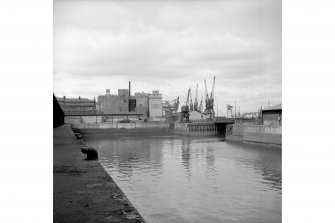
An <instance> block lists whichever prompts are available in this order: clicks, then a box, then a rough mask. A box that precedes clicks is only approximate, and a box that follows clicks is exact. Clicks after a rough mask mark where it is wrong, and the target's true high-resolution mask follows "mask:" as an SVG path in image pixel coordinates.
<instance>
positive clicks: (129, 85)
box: [129, 81, 131, 97]
mask: <svg viewBox="0 0 335 223" xmlns="http://www.w3.org/2000/svg"><path fill="white" fill-rule="evenodd" d="M130 90H131V85H130V81H129V97H130Z"/></svg>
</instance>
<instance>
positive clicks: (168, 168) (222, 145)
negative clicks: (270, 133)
mask: <svg viewBox="0 0 335 223" xmlns="http://www.w3.org/2000/svg"><path fill="white" fill-rule="evenodd" d="M85 143H86V144H88V145H90V146H93V147H95V148H97V149H98V151H99V160H100V162H101V164H102V165H103V167H104V168H105V169H106V171H107V172H108V173H109V174H110V176H111V177H112V178H113V179H114V180H115V182H116V183H117V184H118V185H119V186H120V188H121V189H122V190H123V192H124V193H125V194H126V196H127V197H128V198H129V200H130V201H131V202H132V204H133V205H134V206H135V207H136V208H137V210H138V211H139V212H140V213H141V215H142V216H143V217H144V219H145V220H146V221H147V222H148V223H151V222H152V223H156V222H169V223H170V222H180V223H182V222H228V223H229V222H248V223H253V222H255V223H261V222H266V223H271V222H281V204H282V203H281V194H282V180H281V179H282V172H281V149H278V148H272V147H263V146H259V145H257V146H256V145H246V144H243V143H229V142H225V141H222V139H221V138H203V139H202V138H187V137H181V136H176V137H174V136H170V137H167V136H149V135H146V136H144V135H132V136H131V135H125V136H120V137H119V138H117V139H116V138H112V137H108V136H97V135H94V136H93V135H89V136H86V137H85Z"/></svg>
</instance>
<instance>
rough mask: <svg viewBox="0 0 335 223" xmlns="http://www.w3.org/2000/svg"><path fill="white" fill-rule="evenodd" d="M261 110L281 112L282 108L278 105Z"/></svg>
mask: <svg viewBox="0 0 335 223" xmlns="http://www.w3.org/2000/svg"><path fill="white" fill-rule="evenodd" d="M262 110H263V111H270V110H282V108H281V104H278V105H274V106H271V107H268V108H263V109H262Z"/></svg>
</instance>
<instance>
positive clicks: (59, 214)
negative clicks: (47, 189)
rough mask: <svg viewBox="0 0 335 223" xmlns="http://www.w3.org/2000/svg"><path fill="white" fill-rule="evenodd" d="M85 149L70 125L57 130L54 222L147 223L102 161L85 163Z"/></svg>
mask: <svg viewBox="0 0 335 223" xmlns="http://www.w3.org/2000/svg"><path fill="white" fill-rule="evenodd" d="M84 146H85V145H84V144H83V143H82V140H77V139H76V137H75V136H74V134H73V132H72V130H71V127H70V125H68V124H65V125H62V126H60V127H57V128H54V129H53V221H54V222H106V223H107V222H126V223H135V222H141V223H144V222H145V221H144V219H143V217H142V216H141V215H140V214H139V212H138V211H137V210H136V209H135V207H134V206H133V205H132V204H131V203H130V201H129V200H128V199H127V197H126V196H125V194H124V193H123V192H122V190H121V189H120V188H119V187H118V185H117V184H116V183H115V182H114V181H113V179H112V178H111V177H110V176H109V175H108V173H107V172H106V171H105V169H104V168H103V167H102V166H101V164H100V163H99V161H97V160H96V161H87V160H85V158H86V155H85V154H82V153H81V148H82V147H84Z"/></svg>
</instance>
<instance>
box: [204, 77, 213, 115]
mask: <svg viewBox="0 0 335 223" xmlns="http://www.w3.org/2000/svg"><path fill="white" fill-rule="evenodd" d="M214 89H215V76H214V79H213V86H212V91H211V93H210V96H209V97H208V92H207V85H206V79H205V111H204V112H203V114H204V115H209V118H210V119H211V120H213V119H214V117H215V112H214Z"/></svg>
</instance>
